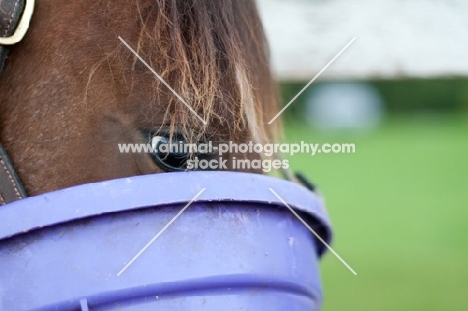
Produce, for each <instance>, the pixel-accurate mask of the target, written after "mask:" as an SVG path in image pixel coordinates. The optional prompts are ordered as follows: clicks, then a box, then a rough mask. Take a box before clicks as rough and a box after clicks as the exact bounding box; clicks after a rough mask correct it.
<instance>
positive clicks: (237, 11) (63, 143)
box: [0, 0, 276, 195]
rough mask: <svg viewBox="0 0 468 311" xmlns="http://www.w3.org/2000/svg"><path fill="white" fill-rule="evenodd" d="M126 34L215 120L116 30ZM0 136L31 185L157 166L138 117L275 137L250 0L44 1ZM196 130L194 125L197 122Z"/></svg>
mask: <svg viewBox="0 0 468 311" xmlns="http://www.w3.org/2000/svg"><path fill="white" fill-rule="evenodd" d="M118 36H121V37H122V38H123V39H124V40H126V41H127V42H128V43H129V44H130V46H132V47H133V48H134V49H135V50H136V51H137V52H138V53H139V55H141V56H142V57H143V58H144V59H145V60H146V61H147V62H148V63H149V64H150V65H151V66H152V68H154V69H155V70H156V72H158V73H159V74H160V75H161V76H162V77H163V78H164V79H165V81H167V82H168V83H169V84H170V85H171V86H172V87H173V88H174V89H175V90H176V91H177V92H178V93H179V94H180V95H181V96H182V97H183V98H184V99H185V100H186V102H187V103H189V104H190V105H191V107H193V109H194V110H196V111H197V113H198V114H199V115H200V116H202V118H204V119H205V120H206V121H207V122H208V124H207V125H206V126H204V125H203V124H202V123H201V122H200V120H198V119H197V118H196V117H195V116H194V115H193V114H192V113H191V112H190V111H189V110H188V109H187V108H186V107H185V106H184V105H183V104H182V103H181V102H180V101H179V100H178V99H177V98H176V97H175V96H174V95H173V94H172V93H171V92H170V91H169V90H168V89H167V88H166V87H165V86H164V85H163V84H162V83H160V81H159V80H157V79H156V77H155V76H154V75H153V74H152V73H151V72H150V71H149V70H148V69H147V68H146V67H145V66H144V65H143V64H142V63H141V62H140V61H138V60H137V59H136V58H135V57H134V55H133V54H132V53H131V52H130V51H129V50H128V49H127V48H126V47H125V46H124V45H123V44H122V43H121V42H120V41H119V40H118ZM0 103H1V104H0V141H1V142H2V143H3V144H4V146H5V148H6V149H7V151H8V152H9V154H10V156H11V158H12V160H13V162H14V165H15V168H16V169H17V171H18V174H19V176H20V178H21V180H22V181H23V183H24V184H25V187H26V189H27V191H28V192H29V194H30V195H35V194H39V193H43V192H47V191H52V190H56V189H60V188H64V187H68V186H73V185H77V184H82V183H87V182H95V181H102V180H106V179H113V178H119V177H126V176H133V175H139V174H148V173H154V172H160V171H161V170H160V169H159V168H157V167H156V166H155V164H154V163H153V162H152V161H151V159H150V158H149V156H148V155H145V154H120V153H119V151H118V147H117V144H118V143H139V142H142V135H141V131H140V130H141V129H157V128H159V127H161V126H165V125H166V126H170V127H171V128H172V129H174V128H179V129H182V131H183V134H184V135H185V136H186V137H187V138H188V139H189V140H195V139H198V138H199V137H201V136H203V137H205V138H206V137H208V138H210V139H215V140H234V141H237V142H242V141H248V140H254V141H256V142H268V141H271V140H274V139H275V137H276V134H275V133H276V128H275V127H274V126H269V125H267V124H266V123H267V122H268V121H269V120H270V119H271V118H272V117H273V116H274V115H275V114H276V96H275V87H274V83H273V82H272V78H271V73H270V70H269V66H268V51H267V45H266V43H265V37H264V34H263V29H262V25H261V22H260V20H259V17H258V14H257V11H256V8H255V4H254V3H253V0H222V1H213V0H183V1H182V0H177V1H176V0H132V1H129V0H115V1H111V0H107V1H104V0H101V1H85V0H84V1H54V0H39V1H37V5H36V11H35V15H34V16H33V21H32V24H31V28H30V31H29V33H28V35H27V36H26V38H25V39H24V41H23V42H21V43H20V44H18V45H16V46H14V47H12V48H11V51H10V54H9V59H8V60H7V64H6V67H5V70H4V72H3V73H2V74H1V76H0ZM194 133H195V134H194Z"/></svg>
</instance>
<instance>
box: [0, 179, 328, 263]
mask: <svg viewBox="0 0 468 311" xmlns="http://www.w3.org/2000/svg"><path fill="white" fill-rule="evenodd" d="M202 188H206V191H204V192H203V193H202V194H201V195H200V197H198V199H197V200H196V203H206V202H235V203H257V204H258V203H260V204H266V205H274V206H281V207H284V208H285V209H287V208H286V207H285V206H284V204H283V202H281V201H280V200H279V199H278V198H277V197H276V196H275V195H274V194H273V193H272V192H271V191H270V190H269V188H272V189H273V190H274V191H275V192H276V193H278V194H279V195H280V196H281V197H282V198H283V199H284V201H285V202H287V203H288V205H289V206H290V207H291V208H293V209H294V210H296V211H297V212H299V213H301V214H302V215H306V218H307V219H304V220H306V221H307V222H308V223H309V225H311V227H312V228H314V230H316V232H317V234H319V236H320V237H321V238H322V239H323V240H324V241H325V242H326V243H327V244H330V241H331V238H332V232H331V226H330V220H329V217H328V214H327V212H326V210H325V208H324V205H323V201H322V199H321V198H320V197H319V196H318V195H317V194H315V193H314V192H311V191H310V190H308V189H307V188H305V187H303V186H302V185H299V184H297V183H293V182H290V181H287V180H283V179H280V178H277V177H271V176H266V175H261V174H254V173H243V172H225V171H194V172H171V173H159V174H150V175H140V176H132V177H128V178H120V179H113V180H107V181H103V182H97V183H89V184H83V185H78V186H73V187H70V188H65V189H61V190H56V191H52V192H48V193H44V194H41V195H38V196H34V197H28V198H25V199H22V200H19V201H15V202H13V203H10V204H7V205H4V206H1V207H0V222H1V223H2V225H1V226H0V241H1V240H4V239H8V238H11V237H14V236H17V235H21V234H27V233H30V232H31V231H33V230H38V229H41V228H45V227H50V226H55V225H59V224H63V223H67V222H71V221H76V220H80V219H84V218H88V217H93V216H102V215H106V214H114V213H120V212H127V211H135V210H141V209H148V208H155V207H163V206H170V205H181V204H184V203H187V202H190V200H191V199H192V198H193V197H194V196H195V195H196V194H197V193H198V192H199V191H200V190H201V189H202ZM155 194H157V195H155ZM317 249H318V253H319V254H320V255H321V254H322V253H323V252H324V251H325V246H324V245H323V244H322V243H317Z"/></svg>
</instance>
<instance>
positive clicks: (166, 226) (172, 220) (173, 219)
mask: <svg viewBox="0 0 468 311" xmlns="http://www.w3.org/2000/svg"><path fill="white" fill-rule="evenodd" d="M205 190H206V188H203V189H202V190H200V192H198V193H197V195H196V196H195V197H194V198H193V199H192V200H190V202H188V203H187V205H185V206H184V208H183V209H182V210H181V211H180V212H178V213H177V215H175V216H174V218H172V219H171V221H169V223H168V224H167V225H165V226H164V228H162V229H161V231H159V232H158V234H156V235H155V236H154V238H152V239H151V241H149V242H148V244H146V245H145V247H143V249H142V250H141V251H139V252H138V254H136V255H135V257H133V258H132V260H130V262H129V263H128V264H127V265H126V266H125V267H123V269H122V270H120V272H119V273H117V276H120V275H121V274H122V273H123V272H124V271H125V270H126V269H127V268H128V267H129V266H130V265H131V264H132V263H133V262H134V261H135V260H136V259H137V258H138V257H139V256H140V255H141V254H142V253H143V252H144V251H145V250H146V249H147V248H148V247H149V246H150V245H151V244H152V243H153V242H154V241H155V240H156V239H157V238H158V237H159V236H160V235H161V234H162V233H163V232H164V231H165V230H166V229H167V228H169V226H170V225H171V224H172V223H173V222H174V221H175V220H176V219H177V217H179V216H180V215H181V214H182V213H183V212H184V211H185V210H186V209H187V208H188V207H189V206H190V204H192V203H193V201H195V200H196V199H197V198H198V197H199V196H200V194H202V193H203V191H205Z"/></svg>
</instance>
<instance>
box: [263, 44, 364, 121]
mask: <svg viewBox="0 0 468 311" xmlns="http://www.w3.org/2000/svg"><path fill="white" fill-rule="evenodd" d="M354 40H356V37H354V38H353V39H352V40H351V41H349V43H348V44H346V46H345V47H344V48H342V49H341V51H340V52H339V53H338V54H336V56H335V57H333V59H332V60H331V61H329V62H328V64H327V65H326V66H325V67H323V69H322V70H320V72H319V73H318V74H316V75H315V77H314V78H313V79H312V80H310V82H309V83H307V85H306V86H304V88H303V89H302V90H301V91H300V92H299V93H297V95H296V96H294V98H293V99H291V100H290V101H289V103H288V104H287V105H286V106H284V107H283V109H281V111H280V112H278V113H277V114H276V116H275V117H274V118H273V119H271V121H270V122H268V124H271V123H273V121H275V120H276V118H278V117H279V116H280V115H281V114H282V113H283V112H284V111H285V110H286V109H287V108H288V107H289V105H291V104H292V103H293V102H294V101H295V100H296V99H297V98H298V97H299V95H301V94H302V92H304V91H305V90H306V89H307V88H308V87H309V86H310V85H311V84H312V82H314V81H315V79H317V78H318V77H319V76H320V75H321V74H322V72H324V71H325V70H326V69H327V68H328V66H330V65H331V64H332V63H333V62H334V61H335V60H336V59H337V58H338V57H339V56H340V55H341V53H343V52H344V51H345V50H346V49H347V48H348V47H349V46H350V45H351V44H352V43H353V42H354Z"/></svg>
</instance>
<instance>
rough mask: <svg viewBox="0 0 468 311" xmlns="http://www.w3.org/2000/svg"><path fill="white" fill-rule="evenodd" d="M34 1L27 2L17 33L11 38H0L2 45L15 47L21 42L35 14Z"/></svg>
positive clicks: (27, 0) (28, 0)
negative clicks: (14, 45)
mask: <svg viewBox="0 0 468 311" xmlns="http://www.w3.org/2000/svg"><path fill="white" fill-rule="evenodd" d="M34 1H35V0H26V4H25V6H24V10H23V14H22V15H21V18H20V20H19V22H18V25H17V26H16V29H15V32H14V33H13V35H11V36H9V37H4V38H2V37H0V45H13V44H16V43H18V42H20V41H21V40H22V39H23V38H24V36H25V35H26V33H27V32H28V29H29V22H30V21H31V17H32V15H33V12H34Z"/></svg>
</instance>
